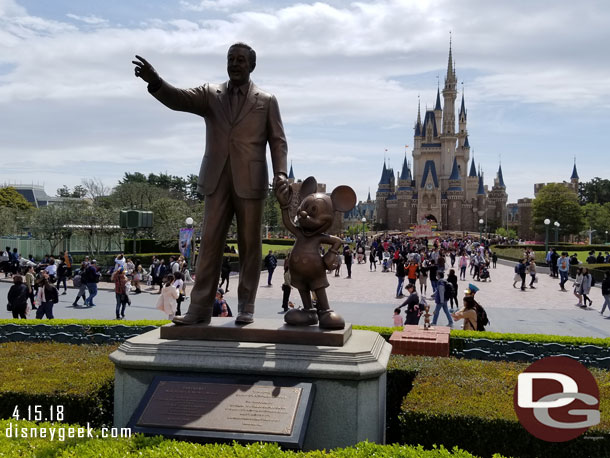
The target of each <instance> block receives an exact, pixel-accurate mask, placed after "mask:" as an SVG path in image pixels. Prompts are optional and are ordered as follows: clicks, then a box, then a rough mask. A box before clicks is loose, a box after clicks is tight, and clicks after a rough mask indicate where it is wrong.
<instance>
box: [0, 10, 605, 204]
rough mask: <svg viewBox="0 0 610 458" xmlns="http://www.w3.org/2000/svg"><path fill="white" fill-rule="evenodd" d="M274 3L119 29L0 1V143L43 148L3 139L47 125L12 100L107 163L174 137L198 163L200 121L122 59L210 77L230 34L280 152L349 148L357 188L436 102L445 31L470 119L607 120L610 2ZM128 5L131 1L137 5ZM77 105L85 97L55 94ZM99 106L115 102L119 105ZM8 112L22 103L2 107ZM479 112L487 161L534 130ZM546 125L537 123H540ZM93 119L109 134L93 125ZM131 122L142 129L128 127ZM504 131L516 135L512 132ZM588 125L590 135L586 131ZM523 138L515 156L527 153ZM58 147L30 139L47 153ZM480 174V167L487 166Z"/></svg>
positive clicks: (184, 82) (193, 79) (189, 76)
mask: <svg viewBox="0 0 610 458" xmlns="http://www.w3.org/2000/svg"><path fill="white" fill-rule="evenodd" d="M280 5H281V6H280V7H278V8H275V9H274V8H272V7H269V6H260V5H259V4H256V3H255V2H246V1H242V0H234V1H226V2H220V1H203V2H186V1H183V2H182V3H181V8H182V11H181V10H178V9H176V10H173V11H172V12H173V14H171V15H167V16H163V18H159V17H157V18H154V17H144V18H142V22H141V23H140V24H139V25H138V26H137V27H131V28H128V27H126V26H117V25H115V24H112V23H110V22H109V21H107V20H105V19H103V18H101V17H99V16H97V15H93V14H91V15H82V16H78V15H75V14H73V13H70V12H67V13H65V14H63V13H58V14H63V17H66V18H69V19H71V20H74V21H75V22H73V21H69V20H68V19H66V20H65V21H58V20H54V19H50V18H48V17H38V16H34V15H30V14H28V12H27V10H26V9H25V8H23V7H22V6H20V5H19V4H18V3H16V2H14V1H10V0H0V134H2V138H3V142H5V144H6V142H8V143H10V144H11V145H14V146H15V148H16V150H15V151H23V154H22V155H21V157H29V156H28V155H30V154H32V157H34V158H36V159H38V158H40V156H39V155H38V154H35V153H33V151H35V149H36V148H33V147H32V146H31V144H30V143H31V142H32V141H34V139H33V138H28V136H27V135H22V136H21V137H20V138H14V137H12V135H14V134H13V133H12V132H11V130H13V131H14V130H15V127H14V126H17V125H18V123H20V122H21V123H23V125H28V124H29V123H30V122H32V119H39V120H40V121H39V122H40V124H41V125H42V124H44V119H43V118H42V117H41V115H39V114H37V112H32V113H23V114H22V115H15V113H17V112H19V113H21V111H20V110H17V109H16V108H15V107H17V106H20V105H23V104H24V103H25V104H28V106H29V104H32V105H36V106H37V107H38V109H39V110H40V109H42V110H43V111H44V112H45V113H50V114H48V116H49V117H50V118H52V119H53V120H56V121H58V125H59V127H58V128H57V129H55V130H56V132H45V135H48V141H49V142H53V139H54V138H55V137H54V136H58V137H59V136H61V137H63V138H68V139H71V140H72V141H74V143H75V144H76V146H75V148H76V149H82V148H86V147H87V143H88V142H90V141H91V138H92V137H95V141H96V142H97V143H96V148H99V151H90V155H89V157H90V158H94V157H96V156H103V157H104V158H105V159H106V160H108V161H113V162H114V161H116V163H117V167H118V168H121V167H122V166H123V165H124V164H125V162H126V161H127V162H129V161H132V160H133V157H142V156H146V157H150V158H151V159H154V160H155V161H159V164H163V160H164V155H165V154H167V152H168V151H171V152H172V154H179V155H182V156H183V157H185V158H186V159H185V161H186V160H187V159H188V161H189V163H190V165H189V170H190V172H196V169H197V168H198V165H199V164H198V158H200V157H201V154H202V151H203V142H204V138H203V128H202V127H194V126H195V124H196V125H197V126H200V124H199V123H198V122H199V120H197V119H195V120H193V118H189V117H188V115H178V114H176V113H171V112H167V113H166V112H165V111H164V110H165V109H164V108H163V107H160V106H156V105H155V103H156V102H155V101H154V100H152V98H150V96H148V95H147V94H146V90H145V85H144V84H143V82H142V81H140V80H139V79H136V78H135V77H134V76H133V70H132V66H131V64H130V62H131V60H132V59H133V55H134V54H136V53H138V54H140V55H143V56H144V57H146V58H148V59H149V60H150V61H151V63H153V65H155V67H156V68H157V69H158V70H159V72H160V73H161V74H162V75H163V76H164V77H165V78H166V79H167V80H168V81H171V82H172V83H173V84H175V85H177V86H194V85H198V84H200V83H201V82H203V81H222V80H224V79H225V78H226V72H225V55H226V49H227V46H228V45H229V44H230V43H232V42H235V41H246V42H248V43H250V44H252V46H254V48H255V49H256V50H257V52H258V56H259V58H258V65H257V69H256V72H255V73H254V75H253V78H254V79H255V81H256V82H257V84H259V85H260V86H261V87H263V88H265V89H268V90H270V91H271V92H273V93H275V94H276V95H277V96H278V100H279V101H280V107H281V109H282V116H283V118H284V122H285V124H286V128H287V130H288V132H289V133H290V134H289V141H290V149H291V155H292V154H295V155H296V156H295V157H299V155H303V157H305V158H311V157H317V154H318V151H323V152H322V153H321V155H322V156H328V155H329V154H332V155H333V160H334V161H335V162H337V164H336V167H339V168H345V167H347V168H349V166H350V164H349V160H346V159H347V158H350V157H351V158H357V160H362V161H364V162H363V163H362V164H357V163H354V164H353V165H354V167H356V168H358V167H360V166H362V167H363V169H364V170H365V171H362V170H358V171H357V172H352V173H353V176H354V177H356V176H357V177H358V179H359V180H361V179H362V180H364V179H365V176H370V175H372V176H373V178H369V179H368V183H369V184H367V185H366V187H368V186H369V185H370V184H371V183H372V184H373V186H375V185H376V182H377V180H378V175H379V173H380V169H381V167H380V165H381V164H382V160H383V157H382V154H381V153H380V152H382V151H383V148H385V147H387V146H392V149H393V151H396V153H395V154H396V155H397V156H399V157H402V154H403V148H402V146H401V145H404V144H411V143H412V130H411V128H412V126H413V122H414V120H415V114H416V108H417V107H416V105H417V95H418V94H421V96H422V110H423V108H424V106H425V104H426V103H428V104H432V103H433V102H434V95H435V91H436V88H435V85H436V84H435V83H436V81H435V78H434V76H435V74H436V73H440V74H441V84H442V80H443V75H444V68H445V66H446V63H447V46H448V31H449V30H453V32H454V33H453V51H454V54H453V55H454V58H455V60H456V65H457V72H458V78H460V79H463V78H465V77H469V75H471V76H472V77H471V78H470V79H466V87H467V105H468V106H467V108H468V109H469V121H475V120H476V119H477V113H479V114H480V113H481V112H482V111H483V109H484V107H485V105H486V104H489V103H490V101H494V103H496V104H498V105H501V104H505V105H510V106H511V107H515V106H516V107H523V106H524V105H527V104H530V105H535V106H542V107H545V110H547V111H548V113H549V117H551V116H559V115H561V116H568V115H570V116H584V114H585V113H591V112H592V113H596V117H597V121H598V122H600V123H601V125H600V130H603V129H601V127H603V124H604V123H605V125H606V126H608V121H607V120H606V121H604V120H605V115H604V114H603V113H604V112H605V111H607V108H608V106H609V105H610V82H609V81H610V80H608V78H607V75H608V73H609V71H610V68H608V67H609V66H610V64H609V63H608V62H607V59H604V58H603V56H604V55H605V48H604V47H605V43H607V42H608V38H610V31H609V29H608V27H607V26H606V25H605V24H607V23H608V22H610V21H609V19H610V7H608V6H606V4H605V3H600V2H594V3H592V4H586V5H585V4H574V3H572V2H568V1H564V2H551V1H549V0H545V1H542V2H538V3H535V4H532V3H530V2H526V1H515V2H506V3H500V4H497V3H494V4H493V5H491V4H489V3H488V2H486V1H484V0H467V1H464V2H460V3H459V4H457V3H455V2H451V1H450V0H435V1H429V2H421V1H398V0H396V1H383V0H381V1H375V2H371V3H364V2H360V3H347V2H327V3H322V2H316V3H295V4H287V3H280ZM168 8H171V7H168ZM210 11H214V15H213V17H212V18H210V14H209V13H208V12H210ZM225 13H226V14H225ZM159 14H161V13H159ZM60 17H61V16H60ZM134 17H138V18H139V17H140V16H139V15H136V14H135V12H134ZM165 17H167V18H168V19H165ZM575 17H578V18H579V20H578V21H575V20H574V18H575ZM122 22H123V23H129V20H125V21H122ZM91 25H93V26H95V27H90V26H91ZM74 104H78V105H80V106H81V108H82V110H80V111H78V112H76V111H73V110H72V108H70V109H67V108H66V107H72V106H73V105H74ZM105 107H114V108H113V110H122V111H123V112H124V113H128V114H129V116H128V117H127V118H128V119H125V118H122V117H118V116H116V114H114V112H113V110H106V109H105ZM87 109H88V110H89V111H88V112H87ZM521 109H522V110H526V109H528V107H523V108H521ZM6 113H11V116H13V117H14V116H22V117H21V118H19V117H18V118H15V119H6V120H5V119H4V118H5V117H7V116H8V115H7V114H6ZM486 114H487V116H488V117H487V118H486V119H480V120H479V121H478V124H476V123H474V122H470V123H469V129H470V131H471V136H470V140H471V144H473V145H474V146H475V148H476V149H477V151H479V145H494V147H495V148H496V149H497V151H496V150H494V151H483V150H481V157H482V158H484V157H485V155H486V154H487V155H488V156H489V157H490V158H492V157H493V160H492V159H490V162H492V163H493V164H497V162H496V159H495V157H497V154H498V153H500V152H503V154H505V157H508V156H507V155H506V154H507V152H506V149H503V148H508V146H503V145H507V144H508V143H510V142H516V141H517V140H522V141H524V142H525V141H526V139H525V138H524V135H525V134H532V132H529V131H528V130H527V126H526V121H525V120H524V119H515V118H513V117H511V116H510V114H509V113H508V112H504V110H503V109H499V110H498V111H497V112H495V113H488V112H486ZM76 116H79V117H84V118H86V119H91V124H92V125H91V126H82V127H81V131H80V132H78V133H77V132H74V131H73V130H71V129H70V126H73V125H75V124H76V125H80V122H79V119H76ZM551 124H552V123H549V125H551ZM2 125H4V127H2ZM96 125H97V126H96ZM168 125H169V126H172V127H171V129H170V130H169V131H168V130H167V129H166V128H165V127H166V126H168ZM484 125H485V129H483V128H482V126H484ZM549 125H547V126H544V127H545V128H546V129H548V130H549V131H552V127H548V126H549ZM11 126H13V127H11ZM524 126H525V127H524ZM96 127H97V129H98V130H104V129H107V130H109V131H111V132H113V135H109V136H108V137H107V138H103V136H100V137H98V136H96ZM322 128H324V129H325V130H324V132H322V133H321V129H322ZM191 129H192V130H191ZM128 132H134V133H133V135H134V136H140V138H142V136H144V135H150V139H149V140H146V141H139V142H138V141H131V139H130V140H128V141H126V140H125V138H124V137H125V136H129V135H128ZM310 132H314V134H313V135H324V136H325V137H324V138H322V139H319V141H321V142H323V143H324V148H321V147H320V148H318V146H319V145H317V146H316V145H315V144H314V143H312V142H308V141H304V139H305V138H306V137H307V136H308V135H312V134H310ZM545 133H548V132H547V131H545ZM516 134H521V136H520V137H519V138H517V139H515V135H516ZM31 136H32V137H34V136H40V134H35V133H34V134H33V135H31ZM591 136H593V137H592V138H593V139H594V138H595V134H594V133H591V134H590V135H589V137H591ZM356 137H357V139H356ZM549 137H552V135H549ZM45 138H46V137H45ZM592 138H588V139H587V140H588V141H592ZM312 140H313V139H312ZM500 142H501V143H502V144H503V145H500V144H499V143H500ZM20 143H21V144H22V145H21V146H20V145H19V144H20ZM59 143H62V142H59ZM599 144H600V145H601V144H604V142H603V140H601V139H600V140H599ZM345 145H348V147H345ZM358 145H361V146H358ZM526 146H527V145H525V146H523V151H524V153H523V154H524V156H523V157H524V159H528V156H529V157H531V153H530V152H525V151H527V150H526V149H525V148H526ZM520 147H521V146H520ZM550 147H551V146H550V144H549V148H550ZM561 147H562V146H561V145H560V146H559V148H561ZM555 148H558V146H555ZM126 149H127V150H128V152H127V153H125V152H124V151H125V150H126ZM566 149H567V147H566ZM62 150H64V149H63V147H62V148H53V147H48V148H45V149H43V150H41V151H43V152H44V154H43V156H44V157H48V158H51V161H57V160H58V158H60V157H61V153H60V151H62ZM68 150H69V151H73V150H72V149H68ZM5 151H6V150H5V149H4V148H2V149H0V152H2V153H4V152H5ZM102 151H105V152H102ZM367 155H370V156H371V158H370V159H368V158H366V157H367ZM373 155H376V156H373ZM477 155H479V153H477ZM393 157H396V156H393ZM340 160H342V161H343V162H341V163H340V164H339V163H338V162H340ZM395 167H396V165H395ZM496 168H497V166H496V165H494V167H493V170H495V169H496ZM333 170H334V169H333ZM317 173H319V174H321V175H322V176H324V174H325V173H327V172H325V171H324V170H320V171H318V172H317ZM85 174H86V173H83V175H85ZM121 174H122V173H121ZM121 174H119V175H121ZM507 175H508V174H505V179H506V181H507V182H509V181H510V178H511V177H509V176H507ZM487 176H488V177H490V180H491V174H490V173H489V170H488V174H487ZM514 178H515V179H518V180H526V179H529V177H526V176H525V175H521V176H519V177H518V178H517V177H514ZM1 179H2V177H1V176H0V181H1ZM545 179H546V178H545ZM79 180H80V178H79V179H78V180H77V181H76V184H78V182H79ZM546 180H548V179H546ZM320 181H322V180H320ZM538 181H540V180H538ZM513 183H514V186H515V188H516V187H517V186H518V184H517V183H516V182H515V180H513ZM527 186H529V187H531V185H527ZM373 192H374V190H373ZM509 192H512V191H511V190H510V189H509Z"/></svg>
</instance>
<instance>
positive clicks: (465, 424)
mask: <svg viewBox="0 0 610 458" xmlns="http://www.w3.org/2000/svg"><path fill="white" fill-rule="evenodd" d="M527 366H528V364H523V363H508V362H491V361H478V360H459V359H455V358H431V357H404V356H394V357H393V358H391V359H390V363H389V367H388V370H389V373H404V374H413V373H415V375H414V377H413V379H412V381H411V384H412V387H413V388H412V389H411V390H410V392H409V393H408V395H407V396H406V397H404V399H403V401H402V405H401V409H400V410H401V412H400V413H399V414H398V416H397V417H393V416H389V420H390V421H395V420H397V421H398V425H391V426H390V429H391V430H393V431H395V430H399V431H400V438H399V440H400V442H402V443H419V444H422V445H423V446H424V447H430V446H432V444H445V445H446V444H451V445H452V446H454V445H456V446H458V447H461V448H465V449H468V450H469V451H470V452H471V453H474V454H478V455H482V456H491V455H492V454H493V453H503V454H505V455H510V456H518V457H522V458H529V457H550V456H552V457H554V458H563V457H566V458H567V457H570V458H575V457H583V458H585V457H598V456H599V457H601V456H608V453H609V451H610V415H609V412H610V372H608V371H603V370H598V369H592V370H591V372H592V373H593V375H594V377H595V378H596V379H597V383H598V385H599V388H600V411H601V423H600V424H599V425H596V426H594V427H592V428H590V429H589V431H587V433H586V434H585V435H584V436H583V437H580V438H578V439H575V440H572V441H569V442H565V443H549V442H544V441H541V440H539V439H536V438H535V437H534V436H532V435H531V434H529V433H528V432H527V431H526V430H525V429H524V428H523V427H522V426H521V425H520V423H519V422H518V420H517V417H516V414H515V411H514V408H513V390H514V386H515V383H516V380H517V376H518V374H519V373H520V372H522V371H523V370H524V369H525V368H526V367H527ZM389 391H390V390H388V392H389ZM390 399H391V398H390V396H389V395H388V403H389V402H390ZM392 428H393V429H392ZM591 438H596V440H591ZM395 439H396V438H394V437H392V440H395Z"/></svg>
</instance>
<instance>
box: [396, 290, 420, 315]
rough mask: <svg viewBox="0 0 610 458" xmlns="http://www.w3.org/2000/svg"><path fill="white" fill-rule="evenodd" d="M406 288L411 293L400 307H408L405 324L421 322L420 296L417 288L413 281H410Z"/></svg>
mask: <svg viewBox="0 0 610 458" xmlns="http://www.w3.org/2000/svg"><path fill="white" fill-rule="evenodd" d="M406 290H407V291H408V293H409V296H408V297H407V300H406V301H404V302H403V303H402V304H401V305H400V306H399V307H398V308H399V309H401V308H403V307H405V306H406V307H407V318H406V319H405V324H419V316H420V313H419V296H418V295H417V289H416V288H415V285H414V284H413V283H408V284H407V286H406Z"/></svg>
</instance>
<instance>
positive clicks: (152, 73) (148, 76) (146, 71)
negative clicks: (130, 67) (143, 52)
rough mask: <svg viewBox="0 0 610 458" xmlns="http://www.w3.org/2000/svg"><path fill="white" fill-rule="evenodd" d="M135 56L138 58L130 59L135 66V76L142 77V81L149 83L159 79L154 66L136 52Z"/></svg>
mask: <svg viewBox="0 0 610 458" xmlns="http://www.w3.org/2000/svg"><path fill="white" fill-rule="evenodd" d="M136 58H137V59H138V60H132V61H131V63H132V64H134V65H135V66H136V67H135V68H134V72H135V74H136V77H139V78H142V79H143V80H144V81H146V82H147V83H149V84H150V83H153V84H154V83H156V82H158V81H159V80H160V79H161V77H160V76H159V74H158V73H157V71H156V70H155V68H154V67H153V66H152V65H150V64H149V63H148V61H147V60H146V59H144V58H143V57H140V56H138V55H137V54H136Z"/></svg>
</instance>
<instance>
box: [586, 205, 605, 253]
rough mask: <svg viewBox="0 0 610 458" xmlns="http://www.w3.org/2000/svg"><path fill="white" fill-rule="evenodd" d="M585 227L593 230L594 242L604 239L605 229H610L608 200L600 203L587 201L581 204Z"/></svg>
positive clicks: (603, 240)
mask: <svg viewBox="0 0 610 458" xmlns="http://www.w3.org/2000/svg"><path fill="white" fill-rule="evenodd" d="M583 212H584V216H585V226H586V229H588V228H591V229H593V230H594V231H595V232H594V234H593V239H594V241H595V242H598V243H599V242H602V243H604V242H605V241H606V231H610V202H609V203H605V204H603V205H601V204H593V203H588V204H585V205H584V206H583Z"/></svg>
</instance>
